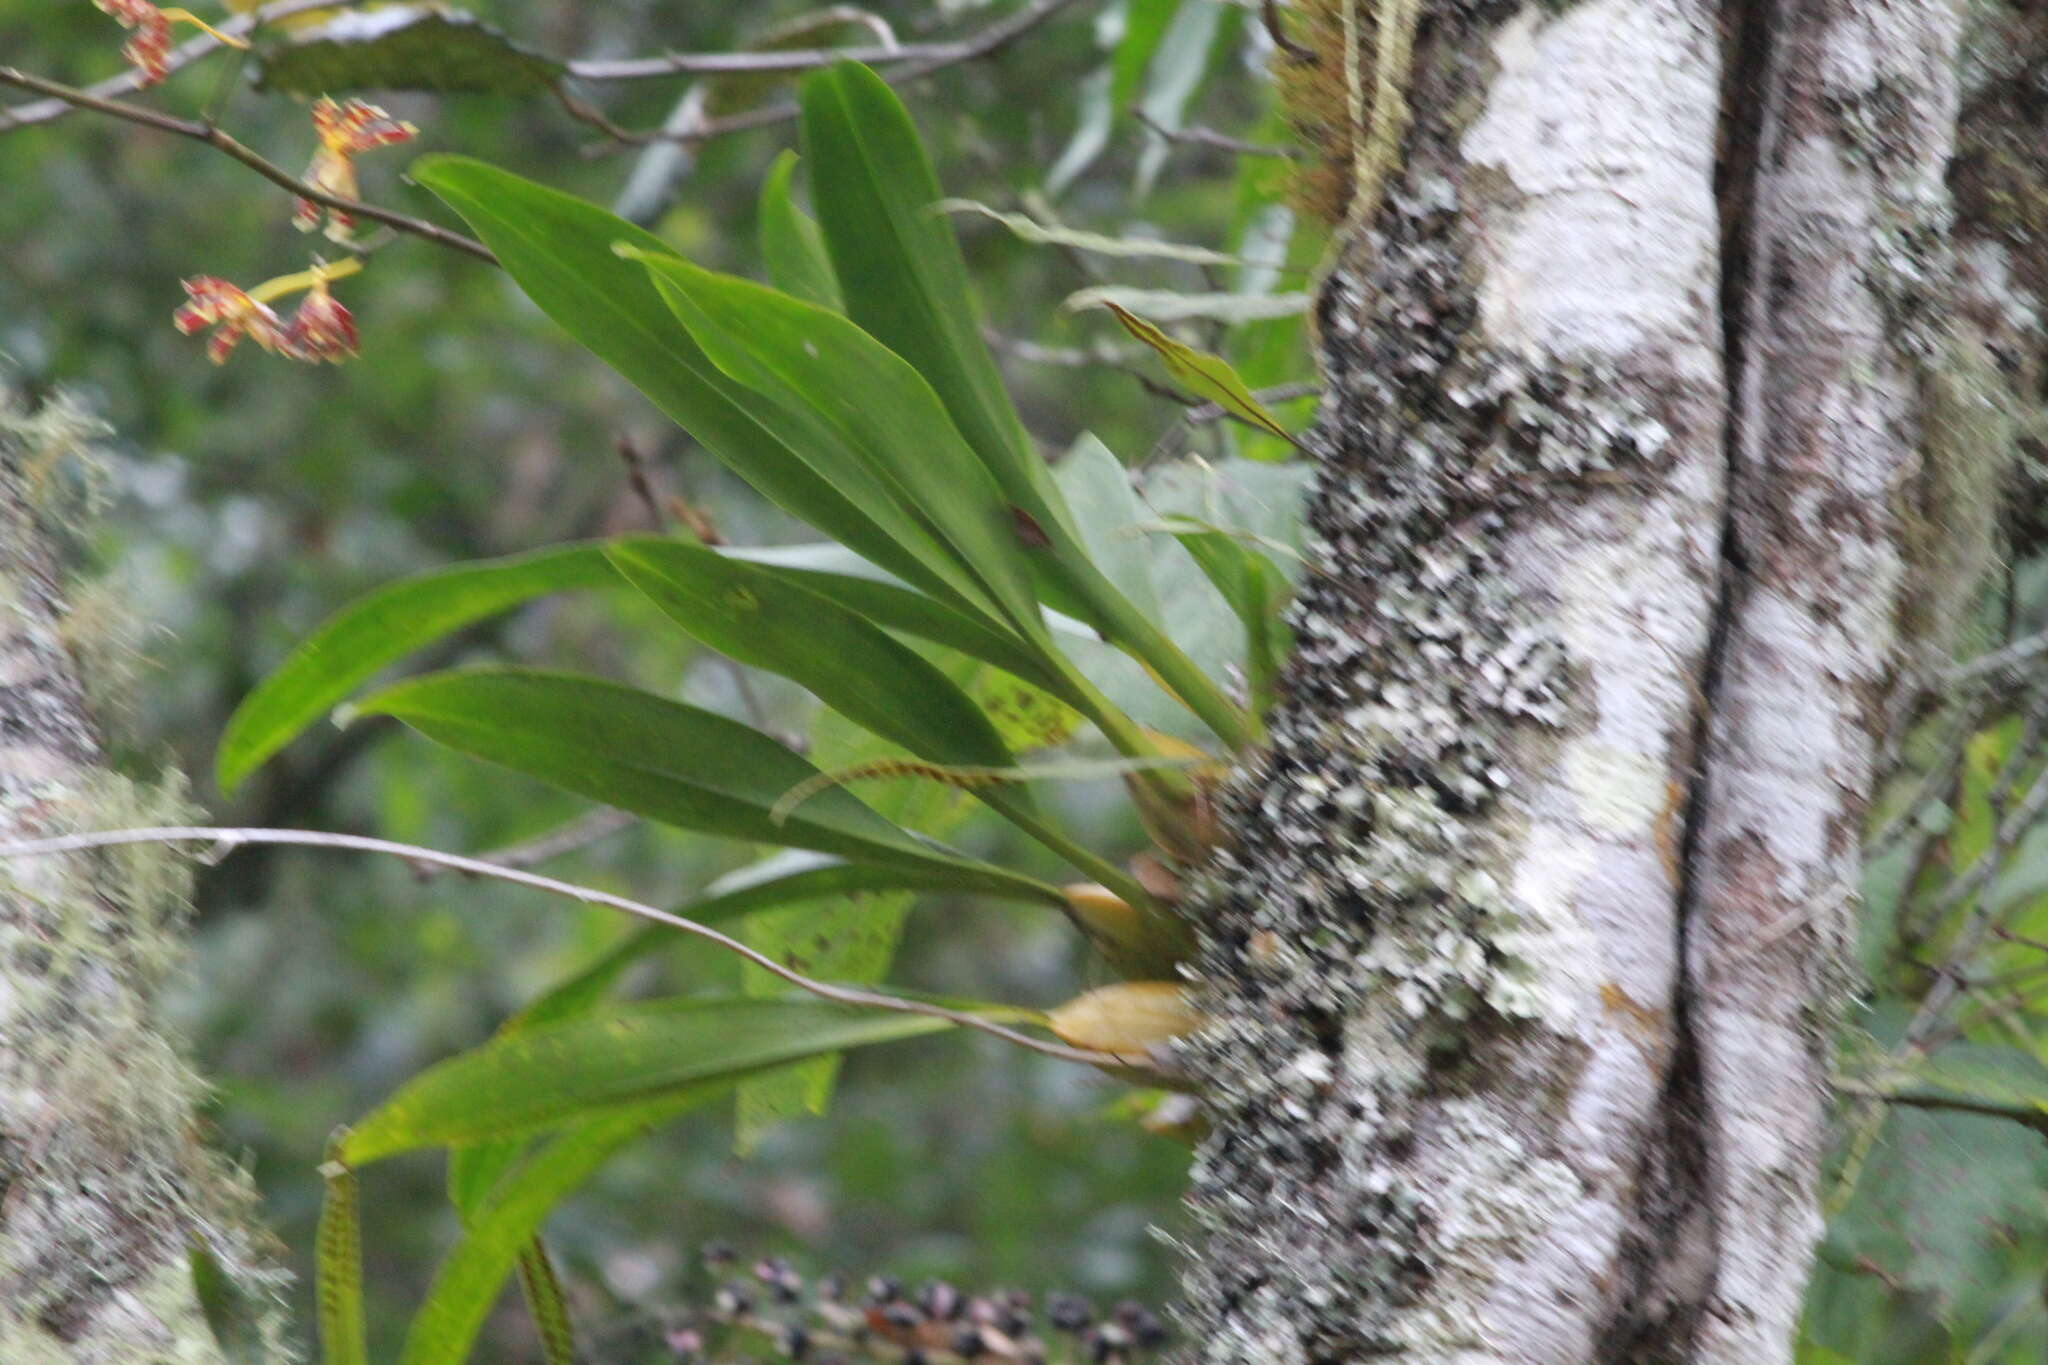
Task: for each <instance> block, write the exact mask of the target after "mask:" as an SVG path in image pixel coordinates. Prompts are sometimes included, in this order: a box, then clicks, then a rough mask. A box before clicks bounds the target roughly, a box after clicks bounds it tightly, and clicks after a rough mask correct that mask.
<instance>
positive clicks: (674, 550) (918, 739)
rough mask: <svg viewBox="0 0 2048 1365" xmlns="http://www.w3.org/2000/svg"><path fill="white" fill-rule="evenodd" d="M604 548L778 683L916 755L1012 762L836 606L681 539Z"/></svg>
mask: <svg viewBox="0 0 2048 1365" xmlns="http://www.w3.org/2000/svg"><path fill="white" fill-rule="evenodd" d="M608 553H609V555H610V556H611V561H612V567H613V568H615V569H617V570H618V571H619V574H620V575H621V576H622V577H623V578H625V579H626V581H627V582H629V583H631V584H632V585H633V586H634V587H636V588H638V589H639V590H640V591H641V592H642V593H644V594H646V596H647V598H648V599H649V600H650V601H652V602H653V603H654V604H655V605H656V606H657V607H660V608H661V610H662V611H663V612H665V613H666V614H667V615H668V616H669V618H670V619H671V620H673V621H675V622H676V624H678V625H680V626H681V627H682V628H683V629H684V630H685V631H687V632H689V634H690V635H691V636H693V637H694V638H695V639H697V640H698V641H700V642H701V643H703V644H706V645H709V646H710V647H711V648H713V649H715V650H717V651H718V652H719V653H721V654H724V655H725V656H727V657H728V658H731V659H736V660H738V661H739V662H741V663H743V664H751V665H752V666H753V667H755V668H762V669H766V670H768V671H769V672H771V673H779V674H781V675H782V676H783V677H785V678H789V679H790V680H792V681H794V682H796V683H798V684H800V685H801V686H803V687H804V688H806V689H808V690H809V691H810V692H811V694H812V695H813V696H815V697H817V698H818V700H819V701H822V702H824V703H825V704H826V705H827V706H829V707H831V708H832V709H833V710H835V711H837V712H839V713H840V714H841V715H843V716H845V717H846V718H847V719H849V720H851V721H853V722H855V723H856V724H858V725H863V726H866V727H867V728H868V729H869V730H872V731H873V732H874V733H875V734H877V735H880V736H881V737H882V738H884V739H887V740H890V741H892V742H894V743H897V744H900V745H902V746H903V747H904V748H906V749H908V750H910V752H912V753H913V754H916V755H917V756H918V757H920V758H928V759H931V760H932V761H933V762H935V763H974V764H985V765H995V766H1002V765H1007V764H1008V763H1009V762H1010V761H1011V760H1010V751H1009V749H1008V748H1006V747H1005V746H1004V744H1003V741H1002V737H1001V736H999V735H998V734H997V733H996V730H995V726H993V725H992V724H990V723H989V719H988V717H986V716H984V715H983V714H982V713H981V710H980V708H979V707H977V706H975V704H974V703H973V702H972V701H970V700H969V699H968V697H967V694H966V693H964V692H962V691H961V690H960V688H959V687H958V686H957V685H956V684H955V683H954V682H953V680H952V679H951V678H949V677H947V676H946V675H945V674H944V673H942V672H940V671H939V670H938V669H937V668H935V667H933V666H932V665H931V664H930V663H928V662H927V661H926V660H925V658H924V656H923V655H921V654H919V653H917V652H916V651H915V650H913V649H911V648H910V647H909V646H907V645H904V644H899V643H898V642H897V641H896V640H895V639H894V638H893V637H891V636H890V635H889V634H888V633H887V632H886V631H883V630H882V629H880V628H879V627H877V626H875V625H872V624H870V623H869V622H868V621H867V620H865V619H864V618H862V617H861V616H859V615H856V614H855V613H854V612H852V611H849V610H847V609H846V608H845V607H842V606H840V605H839V604H838V603H836V602H834V601H832V600H830V599H828V598H825V597H821V596H819V595H818V594H817V593H814V592H811V591H809V590H808V589H806V588H802V587H798V586H796V585H795V584H793V583H790V582H788V581H786V580H785V579H783V578H781V577H779V576H777V575H775V574H774V573H771V572H769V571H767V570H764V569H760V568H757V567H755V566H754V565H751V564H748V563H746V562H744V561H742V560H738V559H728V558H727V557H725V556H724V555H721V554H719V553H718V552H717V551H715V550H708V549H705V548H703V547H702V546H697V545H686V544H683V543H681V542H680V541H674V540H658V539H651V538H649V539H639V540H631V541H621V542H618V543H615V544H614V545H612V546H611V548H610V550H609V551H608Z"/></svg>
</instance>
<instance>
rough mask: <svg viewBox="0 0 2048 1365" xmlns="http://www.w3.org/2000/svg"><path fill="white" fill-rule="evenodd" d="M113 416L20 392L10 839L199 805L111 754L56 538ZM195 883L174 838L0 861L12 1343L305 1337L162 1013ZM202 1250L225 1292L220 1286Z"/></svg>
mask: <svg viewBox="0 0 2048 1365" xmlns="http://www.w3.org/2000/svg"><path fill="white" fill-rule="evenodd" d="M93 434H94V433H93V431H92V429H91V428H90V427H89V426H88V425H86V424H84V423H83V422H82V421H81V420H80V419H79V418H78V416H77V415H76V414H74V413H71V412H69V411H68V410H66V409H64V408H63V407H62V406H61V405H57V406H53V407H49V408H46V409H45V410H44V412H42V413H41V414H39V415H38V416H37V417H35V418H28V417H25V416H24V415H23V414H21V413H20V412H19V411H17V410H16V409H15V407H14V405H13V402H12V400H11V399H10V398H8V397H7V395H5V394H4V393H0V841H12V840H18V839H32V838H39V837H44V836H49V835H55V834H64V833H71V832H75V831H77V830H80V829H94V828H103V827H110V826H120V825H130V824H155V823H160V822H162V821H163V820H166V819H175V818H176V817H177V813H178V810H179V807H180V805H181V803H180V800H179V796H178V793H177V792H176V790H175V789H169V788H166V789H158V790H150V789H145V788H141V787H138V786H136V785H133V784H131V783H128V782H126V781H125V780H123V779H121V778H119V777H117V776H115V775H114V774H112V773H111V772H109V771H107V770H106V768H105V767H104V765H103V763H102V760H101V751H100V746H99V742H98V739H97V737H96V734H95V730H94V725H93V722H92V719H91V717H90V714H89V710H90V708H89V707H88V705H87V700H86V697H85V694H84V692H83V691H82V689H81V685H80V674H81V668H80V661H81V659H83V658H86V657H88V655H87V653H86V651H87V649H88V647H90V646H93V645H95V644H101V643H104V640H101V639H97V638H95V635H96V633H97V632H101V631H103V630H104V629H105V627H104V626H102V625H97V624H94V623H92V622H91V621H90V619H89V614H87V613H78V612H75V611H73V610H72V603H71V602H70V600H69V598H68V589H67V586H66V585H65V584H64V583H63V582H62V580H61V578H60V576H59V573H58V568H57V558H58V556H57V554H56V550H55V542H56V539H57V537H59V536H61V535H62V534H63V533H64V530H65V523H66V522H67V521H69V520H70V519H71V516H72V510H74V509H69V508H67V507H66V503H67V495H66V492H65V490H66V489H68V488H74V489H75V488H76V487H77V485H78V481H79V480H80V479H81V478H82V477H85V473H84V471H83V470H82V469H81V467H80V460H81V458H84V454H83V452H84V448H85V447H84V443H85V442H86V441H87V440H89V438H90V437H91V436H92V435H93ZM184 893H185V878H184V875H183V873H182V871H181V870H180V868H179V866H178V865H177V864H176V863H175V862H174V861H173V860H172V859H171V858H170V857H169V855H167V854H165V853H163V852H162V851H160V850H141V851H132V850H121V851H118V852H115V851H107V852H102V853H95V854H91V855H85V856H78V857H71V858H62V859H59V858H32V859H20V860H16V861H15V862H14V863H12V864H10V865H8V866H6V867H5V868H4V869H0V1360H5V1361H10V1362H14V1361H19V1362H23V1363H24V1365H27V1363H28V1362H34V1363H35V1365H158V1363H159V1362H161V1363H162V1365H171V1363H172V1362H176V1365H215V1363H216V1362H222V1361H226V1360H229V1359H234V1360H236V1361H268V1360H276V1359H283V1358H285V1355H286V1354H287V1353H286V1352H285V1351H284V1350H283V1348H282V1346H281V1335H280V1326H279V1324H280V1323H281V1315H280V1314H279V1312H278V1311H277V1306H276V1304H275V1303H274V1302H273V1300H274V1298H275V1291H276V1288H277V1286H276V1284H275V1283H274V1281H273V1279H272V1277H271V1274H270V1272H268V1271H267V1270H265V1268H264V1265H265V1262H266V1259H267V1249H266V1248H265V1247H263V1246H262V1245H261V1244H260V1242H259V1240H258V1238H257V1237H256V1235H255V1234H254V1233H252V1232H251V1231H250V1228H251V1227H252V1226H253V1225H252V1224H251V1223H250V1222H249V1221H248V1214H249V1209H250V1208H251V1206H252V1202H253V1196H252V1194H251V1192H250V1190H249V1189H248V1186H247V1182H246V1180H245V1179H243V1177H242V1176H241V1174H240V1173H239V1172H238V1171H235V1170H234V1169H233V1168H231V1167H230V1166H229V1165H227V1163H225V1162H224V1161H222V1160H221V1159H220V1158H219V1157H217V1156H216V1155H215V1154H214V1153H213V1152H211V1151H210V1150H209V1149H208V1148H207V1147H206V1146H205V1144H204V1141H203V1138H202V1135H201V1133H200V1131H199V1125H198V1121H197V1118H196V1111H197V1102H198V1100H199V1098H200V1087H199V1085H198V1083H197V1082H196V1080H194V1078H193V1077H192V1075H191V1073H190V1072H189V1071H188V1070H187V1069H186V1067H185V1065H184V1063H183V1062H182V1061H181V1060H180V1059H179V1057H178V1055H177V1053H176V1051H175V1049H174V1048H173V1047H172V1046H171V1044H170V1042H169V1041H168V1040H167V1039H166V1038H165V1037H164V1035H163V1033H162V1032H161V1031H160V1029H159V1028H158V1026H157V1024H156V1023H155V1021H154V1018H153V1011H154V1005H155V1001H156V995H157V990H158V987H159V985H160V983H161V982H162V980H163V978H164V976H165V973H166V972H167V971H169V970H170V969H171V968H172V967H173V965H174V964H175V963H176V961H177V958H178V949H179V944H180V929H181V916H182V913H183V906H184ZM195 1257H198V1258H199V1259H200V1260H202V1261H204V1262H205V1268H204V1269H203V1270H202V1271H201V1272H200V1278H201V1280H202V1281H203V1282H205V1283H208V1284H210V1285H213V1286H215V1287H216V1289H217V1291H218V1292H215V1293H211V1294H209V1295H208V1301H207V1302H204V1303H203V1302H202V1297H201V1294H200V1293H199V1291H198V1290H197V1289H196V1288H195ZM209 1313H211V1315H212V1317H213V1321H212V1322H211V1323H210V1322H209ZM216 1327H218V1328H219V1329H220V1336H221V1338H222V1339H223V1340H224V1341H225V1346H224V1345H223V1340H217V1338H216ZM230 1348H231V1349H232V1352H233V1354H232V1356H230V1355H229V1354H228V1349H230Z"/></svg>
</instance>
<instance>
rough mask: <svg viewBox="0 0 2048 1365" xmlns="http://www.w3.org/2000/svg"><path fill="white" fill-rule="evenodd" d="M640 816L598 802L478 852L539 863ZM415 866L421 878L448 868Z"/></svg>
mask: <svg viewBox="0 0 2048 1365" xmlns="http://www.w3.org/2000/svg"><path fill="white" fill-rule="evenodd" d="M638 819H639V817H638V816H636V815H629V814H627V813H626V812H625V811H622V810H618V809H616V808H614V807H612V806H599V807H598V808H597V809H596V810H591V811H585V812H584V813H583V814H581V815H579V816H577V817H576V818H575V819H574V820H570V821H567V822H565V823H563V824H560V825H557V826H555V827H554V828H553V829H551V830H549V831H547V832H546V833H545V834H537V835H535V836H534V837H533V838H531V839H526V840H523V841H521V842H520V843H516V844H507V845H506V846H505V847H503V848H500V849H495V850H493V851H492V852H489V853H480V854H478V855H477V856H478V857H479V858H481V859H483V860H484V861H485V862H487V863H495V864H497V865H498V866H499V867H515V868H523V867H538V866H540V865H541V864H542V863H545V862H552V861H553V860H554V859H556V858H559V857H561V856H562V855H563V854H565V853H574V852H576V851H577V850H578V849H583V848H588V847H590V846H591V845H592V844H594V843H596V842H597V841H598V840H600V839H608V838H610V837H611V836H612V835H614V834H617V833H618V832H619V831H620V830H622V829H625V828H627V827H629V826H631V825H632V824H634V823H635V822H637V821H638ZM415 870H416V871H417V872H418V873H419V878H420V880H421V881H430V880H432V879H433V878H434V877H435V876H436V875H437V874H438V873H440V872H443V871H446V870H448V869H446V868H444V867H442V866H441V865H439V864H428V863H420V864H417V865H416V868H415Z"/></svg>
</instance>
